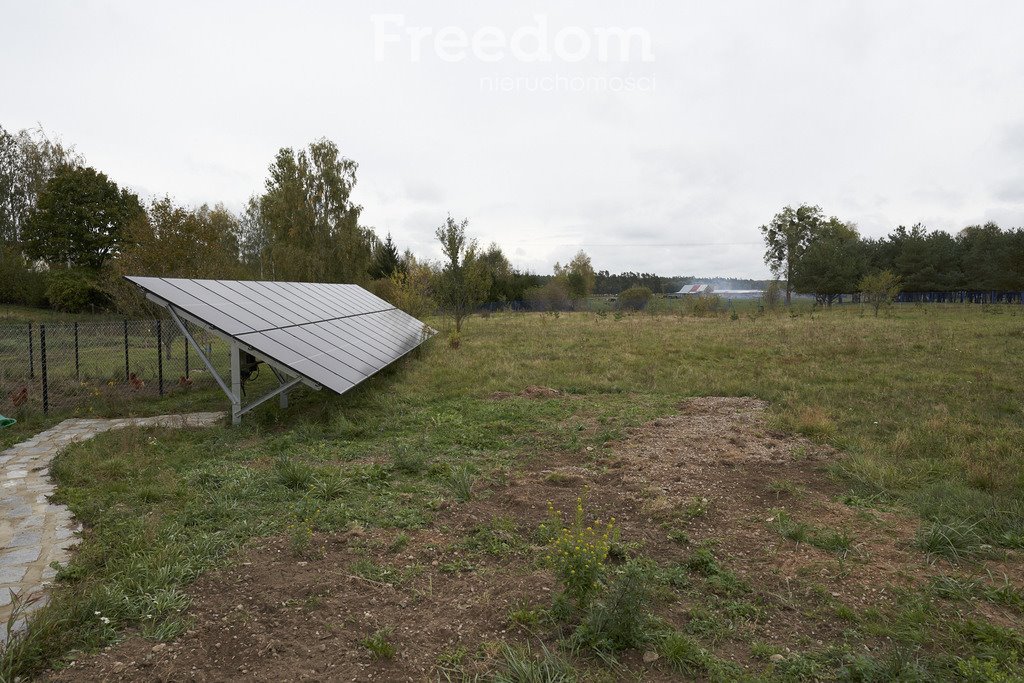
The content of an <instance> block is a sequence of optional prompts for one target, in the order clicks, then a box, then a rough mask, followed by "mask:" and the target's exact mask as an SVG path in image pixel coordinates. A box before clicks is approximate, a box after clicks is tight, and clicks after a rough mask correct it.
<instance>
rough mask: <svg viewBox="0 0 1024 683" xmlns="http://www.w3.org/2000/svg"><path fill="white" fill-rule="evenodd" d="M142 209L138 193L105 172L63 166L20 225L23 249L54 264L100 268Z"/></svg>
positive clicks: (121, 240)
mask: <svg viewBox="0 0 1024 683" xmlns="http://www.w3.org/2000/svg"><path fill="white" fill-rule="evenodd" d="M142 212H143V209H142V205H141V204H140V203H139V198H138V197H137V196H135V194H133V193H131V192H129V191H128V190H125V189H121V188H119V187H118V186H117V183H115V182H114V181H112V180H110V179H109V178H107V176H106V175H105V174H103V173H100V172H99V171H97V170H96V169H94V168H91V167H79V166H63V167H61V168H60V169H58V170H57V172H56V173H55V174H54V176H53V177H52V178H50V180H48V181H47V183H46V185H45V186H44V187H43V190H42V192H40V193H39V199H38V201H37V203H36V206H35V208H34V209H33V210H32V212H31V213H30V214H29V218H28V221H27V222H26V224H25V226H24V228H23V229H22V242H23V244H24V249H25V254H26V255H27V256H28V257H29V258H32V259H40V260H43V261H45V262H46V263H47V264H49V265H50V266H54V267H79V268H87V269H91V270H93V271H99V270H100V269H101V268H102V267H103V265H104V264H105V263H106V261H107V259H109V258H110V257H111V256H113V255H115V254H117V252H118V250H119V249H120V247H121V244H122V242H123V241H124V238H125V231H126V230H127V227H128V225H129V224H130V223H131V222H132V221H134V220H137V219H138V218H139V217H140V216H141V215H142Z"/></svg>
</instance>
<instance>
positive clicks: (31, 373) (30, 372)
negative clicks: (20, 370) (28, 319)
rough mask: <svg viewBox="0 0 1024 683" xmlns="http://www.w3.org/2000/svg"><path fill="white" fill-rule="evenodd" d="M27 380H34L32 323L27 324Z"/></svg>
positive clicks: (34, 362)
mask: <svg viewBox="0 0 1024 683" xmlns="http://www.w3.org/2000/svg"><path fill="white" fill-rule="evenodd" d="M28 378H29V379H35V378H36V359H35V349H33V348H32V323H29V324H28Z"/></svg>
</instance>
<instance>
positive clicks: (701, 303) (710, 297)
mask: <svg viewBox="0 0 1024 683" xmlns="http://www.w3.org/2000/svg"><path fill="white" fill-rule="evenodd" d="M683 306H684V308H685V310H686V312H687V313H688V314H690V315H693V316H697V317H698V318H701V317H704V316H706V315H714V314H717V313H721V312H722V311H724V310H725V304H724V302H723V301H722V297H720V296H718V295H717V294H703V295H698V296H689V297H686V298H685V299H683Z"/></svg>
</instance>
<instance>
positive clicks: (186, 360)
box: [182, 335, 189, 379]
mask: <svg viewBox="0 0 1024 683" xmlns="http://www.w3.org/2000/svg"><path fill="white" fill-rule="evenodd" d="M182 341H184V342H185V379H188V377H189V373H188V339H187V338H185V335H182Z"/></svg>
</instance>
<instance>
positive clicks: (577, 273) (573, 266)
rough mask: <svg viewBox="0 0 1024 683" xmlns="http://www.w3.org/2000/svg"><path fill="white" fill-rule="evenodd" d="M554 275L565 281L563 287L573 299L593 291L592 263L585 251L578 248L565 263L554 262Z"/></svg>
mask: <svg viewBox="0 0 1024 683" xmlns="http://www.w3.org/2000/svg"><path fill="white" fill-rule="evenodd" d="M555 277H556V278H562V279H563V280H564V281H565V287H566V289H567V290H568V292H569V296H570V297H572V299H573V301H581V300H583V299H586V298H587V297H588V296H590V295H591V294H592V293H593V291H594V282H595V280H596V275H595V273H594V265H593V264H592V263H591V261H590V256H588V255H587V252H585V251H583V250H582V249H580V250H579V251H578V252H576V255H575V256H573V257H572V260H571V261H569V263H567V264H566V265H564V266H562V265H559V264H558V263H556V264H555Z"/></svg>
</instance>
